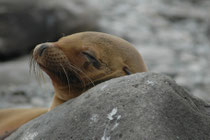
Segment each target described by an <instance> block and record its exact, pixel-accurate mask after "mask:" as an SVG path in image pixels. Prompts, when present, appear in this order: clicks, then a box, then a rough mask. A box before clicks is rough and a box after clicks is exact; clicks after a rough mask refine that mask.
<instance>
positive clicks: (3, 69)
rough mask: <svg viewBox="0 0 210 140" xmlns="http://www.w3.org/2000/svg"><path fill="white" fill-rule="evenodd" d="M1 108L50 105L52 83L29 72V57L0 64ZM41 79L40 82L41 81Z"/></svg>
mask: <svg viewBox="0 0 210 140" xmlns="http://www.w3.org/2000/svg"><path fill="white" fill-rule="evenodd" d="M0 77H1V78H0V97H1V98H0V109H1V108H15V107H43V106H49V104H50V103H51V98H52V95H53V94H52V93H53V90H52V85H51V84H50V80H49V79H48V78H47V76H45V81H46V82H43V81H42V79H39V78H38V77H35V75H34V74H33V73H32V74H30V73H29V57H23V58H20V59H18V60H15V61H10V62H5V63H2V64H1V65H0ZM39 81H40V83H39Z"/></svg>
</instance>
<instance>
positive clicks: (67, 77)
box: [60, 64, 70, 94]
mask: <svg viewBox="0 0 210 140" xmlns="http://www.w3.org/2000/svg"><path fill="white" fill-rule="evenodd" d="M60 66H61V68H62V69H63V72H64V74H65V76H66V79H67V83H68V88H69V94H70V81H69V76H68V73H67V72H66V70H65V68H64V67H63V65H62V64H60Z"/></svg>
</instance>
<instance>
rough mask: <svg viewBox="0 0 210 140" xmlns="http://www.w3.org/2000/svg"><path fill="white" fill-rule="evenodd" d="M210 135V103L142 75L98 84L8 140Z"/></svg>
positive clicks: (159, 139)
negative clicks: (209, 105) (209, 106)
mask: <svg viewBox="0 0 210 140" xmlns="http://www.w3.org/2000/svg"><path fill="white" fill-rule="evenodd" d="M209 132H210V113H209V110H208V105H207V104H205V103H204V102H202V101H200V100H198V99H196V98H194V97H192V96H190V95H189V94H188V93H187V92H186V91H185V90H184V89H183V88H182V87H180V86H178V85H177V84H176V83H175V81H173V80H172V79H170V78H169V77H167V76H164V75H160V74H155V73H141V74H134V75H130V76H126V77H121V78H116V79H112V80H109V81H107V82H104V83H102V84H99V85H97V86H96V87H94V88H92V89H90V90H88V91H87V92H86V93H84V94H82V95H81V96H79V97H77V98H75V99H73V100H69V101H68V102H66V103H64V104H62V105H60V106H58V107H56V108H55V109H53V110H52V111H50V112H48V113H46V114H44V115H42V116H40V117H38V118H36V119H34V120H32V121H30V122H29V123H27V124H25V125H24V126H22V127H21V128H19V129H18V130H17V131H16V132H14V133H13V134H12V135H10V137H8V138H7V140H14V139H15V140H23V139H33V140H40V139H44V140H55V139H62V140H80V139H81V140H118V139H119V140H143V139H147V140H154V139H155V140H177V139H179V140H187V139H190V140H201V139H202V140H207V139H210V133H209Z"/></svg>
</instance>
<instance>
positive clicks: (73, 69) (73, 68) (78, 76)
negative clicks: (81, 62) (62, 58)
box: [67, 63, 86, 88]
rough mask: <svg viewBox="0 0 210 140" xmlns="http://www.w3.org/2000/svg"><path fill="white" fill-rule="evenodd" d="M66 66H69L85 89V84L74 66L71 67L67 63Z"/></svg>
mask: <svg viewBox="0 0 210 140" xmlns="http://www.w3.org/2000/svg"><path fill="white" fill-rule="evenodd" d="M67 64H68V65H69V69H70V70H72V71H73V72H74V73H75V74H76V77H77V78H78V79H79V80H80V81H81V83H82V87H83V88H85V85H86V84H85V82H84V80H82V78H81V76H80V74H79V73H78V72H77V71H76V70H77V68H75V67H74V66H72V65H71V64H70V63H67ZM75 69H76V70H75Z"/></svg>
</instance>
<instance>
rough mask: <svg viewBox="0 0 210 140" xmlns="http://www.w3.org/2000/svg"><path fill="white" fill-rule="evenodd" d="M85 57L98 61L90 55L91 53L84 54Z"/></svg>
mask: <svg viewBox="0 0 210 140" xmlns="http://www.w3.org/2000/svg"><path fill="white" fill-rule="evenodd" d="M82 53H83V54H84V55H86V56H87V57H89V58H90V59H94V60H96V58H95V57H94V56H93V55H92V54H90V53H89V52H82Z"/></svg>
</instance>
